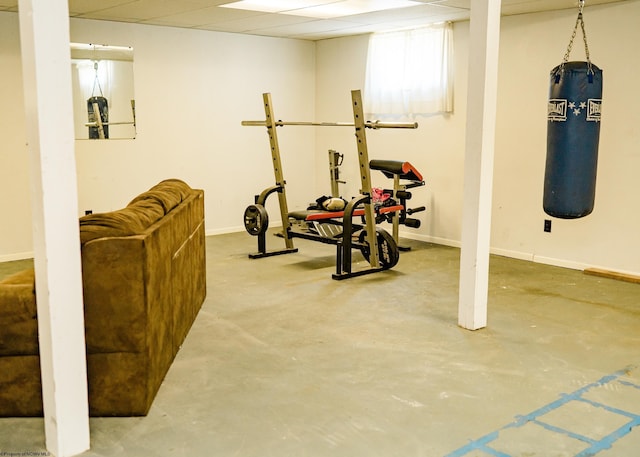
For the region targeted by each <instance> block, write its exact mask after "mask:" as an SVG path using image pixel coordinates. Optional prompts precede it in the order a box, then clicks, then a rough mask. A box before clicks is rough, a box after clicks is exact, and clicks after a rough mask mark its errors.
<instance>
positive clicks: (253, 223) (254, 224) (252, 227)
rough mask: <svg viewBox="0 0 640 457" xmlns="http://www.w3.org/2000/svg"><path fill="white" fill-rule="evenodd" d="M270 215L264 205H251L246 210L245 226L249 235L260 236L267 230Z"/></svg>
mask: <svg viewBox="0 0 640 457" xmlns="http://www.w3.org/2000/svg"><path fill="white" fill-rule="evenodd" d="M268 227H269V215H268V214H267V210H266V209H265V208H264V206H262V205H257V204H256V205H249V206H247V209H245V210H244V228H245V229H246V230H247V233H249V235H253V236H258V235H261V234H263V233H264V232H266V231H267V228H268Z"/></svg>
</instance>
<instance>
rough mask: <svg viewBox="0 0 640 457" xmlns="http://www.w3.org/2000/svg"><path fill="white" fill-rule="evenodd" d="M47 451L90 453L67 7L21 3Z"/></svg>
mask: <svg viewBox="0 0 640 457" xmlns="http://www.w3.org/2000/svg"><path fill="white" fill-rule="evenodd" d="M18 8H19V18H20V39H21V48H22V70H23V83H24V102H25V111H26V115H27V119H26V121H27V144H28V150H29V156H30V159H31V201H32V213H33V214H32V217H33V242H34V253H35V269H36V295H37V298H38V299H37V304H38V335H39V342H40V368H41V374H42V396H43V406H44V429H45V436H46V446H47V450H48V451H49V452H51V453H52V454H53V455H55V456H57V457H67V456H72V455H77V454H80V453H82V452H84V451H86V450H87V449H89V406H88V398H87V369H86V355H85V340H84V311H83V302H82V274H81V262H80V236H79V228H78V195H77V192H78V191H77V177H76V163H75V152H74V131H73V104H72V92H71V57H70V48H69V9H68V4H67V0H20V1H19V6H18Z"/></svg>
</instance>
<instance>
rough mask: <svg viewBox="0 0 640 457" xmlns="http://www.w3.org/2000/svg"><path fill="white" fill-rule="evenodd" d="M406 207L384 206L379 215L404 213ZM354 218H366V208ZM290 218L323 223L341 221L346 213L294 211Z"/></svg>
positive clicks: (357, 211)
mask: <svg viewBox="0 0 640 457" xmlns="http://www.w3.org/2000/svg"><path fill="white" fill-rule="evenodd" d="M403 209H404V206H402V205H394V206H382V207H381V208H379V209H378V210H377V211H376V213H377V214H387V213H395V212H397V211H402V210H403ZM353 215H354V216H364V208H357V209H356V210H355V211H354V212H353ZM289 217H291V218H293V219H295V220H297V221H322V220H327V219H340V218H343V217H344V211H320V210H307V211H292V212H290V213H289Z"/></svg>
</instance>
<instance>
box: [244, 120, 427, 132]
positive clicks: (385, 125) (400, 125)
mask: <svg viewBox="0 0 640 457" xmlns="http://www.w3.org/2000/svg"><path fill="white" fill-rule="evenodd" d="M241 124H242V125H243V126H245V127H266V126H267V122H266V121H242V122H241ZM273 125H275V126H276V127H284V126H314V127H355V124H354V123H353V122H305V121H300V122H297V121H275V122H273ZM364 127H366V128H369V129H374V130H377V129H417V128H418V123H417V122H380V121H365V122H364Z"/></svg>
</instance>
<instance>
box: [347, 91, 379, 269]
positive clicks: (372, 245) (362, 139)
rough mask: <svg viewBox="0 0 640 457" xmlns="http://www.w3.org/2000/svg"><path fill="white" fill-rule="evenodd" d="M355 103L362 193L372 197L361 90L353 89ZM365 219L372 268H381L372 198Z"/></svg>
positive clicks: (354, 119) (365, 209)
mask: <svg viewBox="0 0 640 457" xmlns="http://www.w3.org/2000/svg"><path fill="white" fill-rule="evenodd" d="M351 101H352V103H353V122H354V124H355V127H356V143H357V146H358V162H359V165H360V183H361V184H362V189H360V193H361V194H362V195H368V196H369V197H371V170H370V169H369V151H368V150H367V135H366V132H365V120H364V109H363V106H362V94H361V92H360V91H359V90H352V91H351ZM364 220H365V223H366V227H367V243H368V244H369V251H370V252H369V264H370V265H371V268H379V267H380V260H379V258H378V233H377V232H376V215H375V211H374V208H373V203H372V202H371V198H369V200H368V201H367V202H365V204H364Z"/></svg>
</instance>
